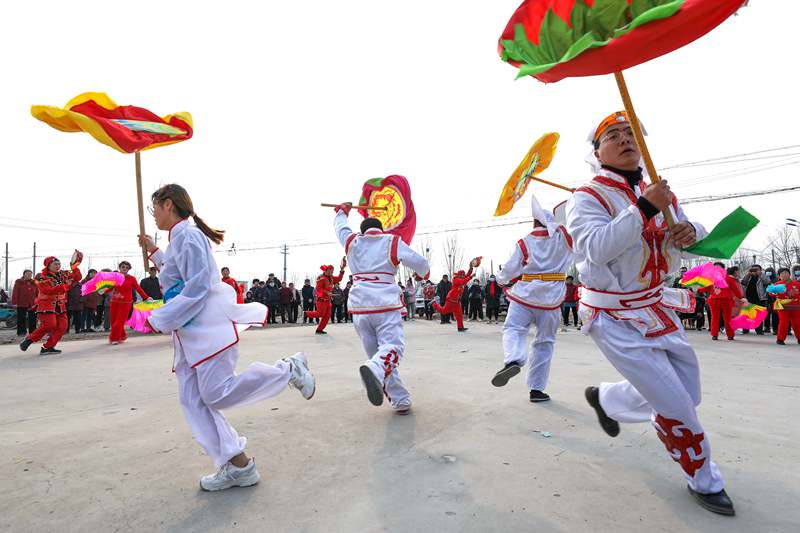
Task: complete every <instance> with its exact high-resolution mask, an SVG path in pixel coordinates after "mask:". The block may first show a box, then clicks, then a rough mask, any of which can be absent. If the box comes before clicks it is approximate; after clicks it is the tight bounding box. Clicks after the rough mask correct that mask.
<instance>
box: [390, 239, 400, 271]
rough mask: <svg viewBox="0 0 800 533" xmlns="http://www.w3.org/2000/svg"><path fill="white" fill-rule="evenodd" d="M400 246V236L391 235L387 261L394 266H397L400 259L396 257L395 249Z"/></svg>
mask: <svg viewBox="0 0 800 533" xmlns="http://www.w3.org/2000/svg"><path fill="white" fill-rule="evenodd" d="M398 246H400V236H398V235H393V236H392V247H391V249H390V251H389V260H390V261H391V262H392V264H393V265H394V266H398V265H399V264H400V259H399V258H398V257H397V247H398Z"/></svg>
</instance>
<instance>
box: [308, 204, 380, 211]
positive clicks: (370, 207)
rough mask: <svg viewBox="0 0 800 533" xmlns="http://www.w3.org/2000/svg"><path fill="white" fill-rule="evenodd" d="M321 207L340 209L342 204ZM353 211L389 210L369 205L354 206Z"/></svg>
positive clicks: (321, 205) (322, 205)
mask: <svg viewBox="0 0 800 533" xmlns="http://www.w3.org/2000/svg"><path fill="white" fill-rule="evenodd" d="M319 205H320V207H339V206H340V205H341V204H319ZM353 209H364V210H365V211H386V210H387V209H388V208H387V207H386V206H382V207H373V206H369V205H354V206H353Z"/></svg>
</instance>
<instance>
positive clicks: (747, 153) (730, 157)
mask: <svg viewBox="0 0 800 533" xmlns="http://www.w3.org/2000/svg"><path fill="white" fill-rule="evenodd" d="M793 148H800V144H792V145H789V146H782V147H780V148H768V149H766V150H759V151H757V152H745V153H742V154H733V155H726V156H722V157H715V158H712V159H701V160H699V161H689V162H688V163H678V164H677V165H672V166H669V167H661V168H660V169H659V170H672V169H675V168H682V167H686V166H691V165H697V164H700V163H712V162H715V161H722V160H725V159H732V158H735V157H746V156H750V155H758V154H766V153H768V152H778V151H780V150H790V149H793Z"/></svg>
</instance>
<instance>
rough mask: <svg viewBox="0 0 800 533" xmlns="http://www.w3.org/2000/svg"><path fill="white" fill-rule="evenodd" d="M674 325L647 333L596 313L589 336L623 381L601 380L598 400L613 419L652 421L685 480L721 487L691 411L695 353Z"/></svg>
mask: <svg viewBox="0 0 800 533" xmlns="http://www.w3.org/2000/svg"><path fill="white" fill-rule="evenodd" d="M676 322H677V323H678V324H680V322H679V321H677V320H676ZM678 328H679V329H678V331H676V332H674V333H670V334H668V335H664V336H661V337H654V338H649V339H648V338H646V337H644V336H642V334H641V333H639V331H637V330H636V329H634V328H633V326H631V325H630V324H627V323H625V322H624V321H617V320H614V319H613V318H611V317H610V316H608V315H606V314H605V313H601V314H600V316H598V317H597V321H596V322H595V323H594V324H593V325H592V329H591V331H590V336H591V337H592V339H593V340H594V342H595V343H597V346H599V347H600V350H601V351H602V352H603V354H604V355H605V356H606V358H607V359H608V360H609V362H611V364H612V365H614V368H616V369H617V370H618V371H619V373H620V374H622V375H623V377H625V378H626V381H620V382H618V383H601V384H600V405H601V406H602V407H603V409H604V410H605V412H606V414H607V415H608V416H610V417H611V418H613V419H614V420H617V421H619V422H647V421H650V422H652V424H653V426H654V427H655V429H656V434H657V436H658V438H659V439H660V440H661V441H662V442H663V443H664V445H665V446H666V448H667V453H669V454H670V456H671V457H672V459H673V460H674V461H675V462H677V463H679V464H680V466H681V469H682V471H683V475H684V477H685V478H686V480H687V481H688V482H689V486H690V487H692V489H693V490H695V491H697V492H700V493H704V494H710V493H714V492H719V491H720V490H722V487H723V483H722V476H721V475H720V472H719V468H718V467H717V465H716V464H714V463H713V462H712V461H711V447H710V445H709V442H708V439H707V438H706V437H705V434H704V432H703V427H702V426H701V425H700V420H699V418H698V417H697V410H696V406H697V405H699V404H700V367H699V365H698V362H697V356H696V355H695V353H694V349H693V348H692V346H691V345H690V344H689V341H688V340H687V338H686V332H684V330H683V328H682V327H681V326H680V325H679V326H678Z"/></svg>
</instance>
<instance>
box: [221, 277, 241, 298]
mask: <svg viewBox="0 0 800 533" xmlns="http://www.w3.org/2000/svg"><path fill="white" fill-rule="evenodd" d="M222 282H223V283H227V284H228V285H230V286H231V287H233V290H235V291H236V303H237V304H243V303H244V289H243V288H242V286H241V285H239V284H238V283H236V280H235V279H233V278H232V277H230V276H228V277H227V278H222Z"/></svg>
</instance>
